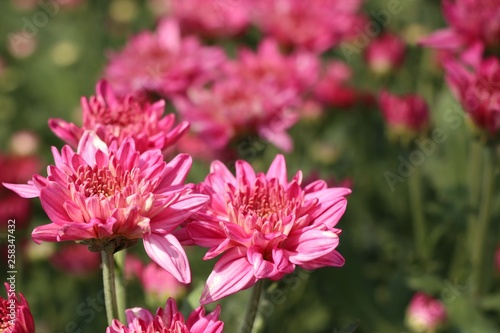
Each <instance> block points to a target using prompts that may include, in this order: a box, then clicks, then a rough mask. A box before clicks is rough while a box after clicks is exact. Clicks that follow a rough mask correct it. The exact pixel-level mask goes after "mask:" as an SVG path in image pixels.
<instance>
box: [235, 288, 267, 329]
mask: <svg viewBox="0 0 500 333" xmlns="http://www.w3.org/2000/svg"><path fill="white" fill-rule="evenodd" d="M263 283H264V280H259V281H257V283H255V285H254V286H253V287H252V295H251V296H250V303H248V307H247V311H246V313H245V320H244V321H243V324H242V325H241V329H240V333H252V329H253V324H254V322H255V318H256V317H257V310H258V309H259V302H260V296H261V294H262V287H263Z"/></svg>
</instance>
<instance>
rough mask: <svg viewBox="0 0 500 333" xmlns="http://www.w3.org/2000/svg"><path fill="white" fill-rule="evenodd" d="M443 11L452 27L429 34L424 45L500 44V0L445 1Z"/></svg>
mask: <svg viewBox="0 0 500 333" xmlns="http://www.w3.org/2000/svg"><path fill="white" fill-rule="evenodd" d="M443 12H444V16H445V18H446V21H447V22H448V24H449V25H450V27H449V28H446V29H443V30H439V31H436V32H435V33H433V34H432V35H430V36H428V37H426V38H425V39H424V40H423V41H422V44H423V45H426V46H430V47H436V48H446V49H453V50H456V49H460V48H463V47H469V46H471V45H474V44H476V43H481V44H482V45H484V46H487V47H488V46H490V47H498V46H499V45H500V23H499V22H500V1H499V0H444V1H443Z"/></svg>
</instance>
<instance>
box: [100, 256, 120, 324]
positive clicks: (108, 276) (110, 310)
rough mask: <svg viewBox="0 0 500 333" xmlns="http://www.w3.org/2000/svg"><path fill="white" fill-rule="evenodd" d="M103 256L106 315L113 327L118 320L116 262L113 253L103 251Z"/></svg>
mask: <svg viewBox="0 0 500 333" xmlns="http://www.w3.org/2000/svg"><path fill="white" fill-rule="evenodd" d="M101 256H102V280H103V284H104V299H105V303H106V315H107V317H108V323H109V325H111V323H112V321H113V319H115V318H118V306H117V302H116V289H115V267H114V266H115V260H114V258H113V252H107V251H101Z"/></svg>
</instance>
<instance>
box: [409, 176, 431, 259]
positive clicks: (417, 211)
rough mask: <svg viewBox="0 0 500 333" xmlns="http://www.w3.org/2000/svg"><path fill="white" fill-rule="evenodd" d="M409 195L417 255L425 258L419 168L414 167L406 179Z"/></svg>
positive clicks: (424, 230)
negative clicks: (411, 173)
mask: <svg viewBox="0 0 500 333" xmlns="http://www.w3.org/2000/svg"><path fill="white" fill-rule="evenodd" d="M408 189H409V191H410V192H409V196H410V207H411V214H412V220H413V234H414V237H415V248H416V252H417V256H418V257H419V258H420V259H422V260H426V259H427V248H426V245H425V237H426V232H427V230H426V226H425V218H424V211H423V204H422V174H421V170H420V168H418V167H416V168H415V173H414V174H413V175H412V176H410V177H409V179H408Z"/></svg>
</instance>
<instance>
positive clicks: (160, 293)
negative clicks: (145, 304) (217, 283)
mask: <svg viewBox="0 0 500 333" xmlns="http://www.w3.org/2000/svg"><path fill="white" fill-rule="evenodd" d="M134 277H135V278H137V279H138V280H139V281H140V282H141V284H142V286H143V287H144V291H145V292H146V296H147V299H148V301H150V302H151V304H155V305H157V303H158V302H159V303H163V302H165V299H166V298H168V297H169V296H170V297H172V298H178V297H179V296H181V295H183V294H184V293H185V292H186V286H185V285H184V284H181V283H180V282H178V281H177V279H175V278H174V276H173V275H172V274H170V273H169V272H167V271H166V270H164V269H163V268H161V267H160V266H158V264H156V263H155V262H151V263H149V264H147V265H144V264H143V263H142V261H141V260H140V259H139V258H138V257H136V256H134V255H132V254H127V257H126V259H125V278H126V279H127V280H132V279H133V278H134Z"/></svg>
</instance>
